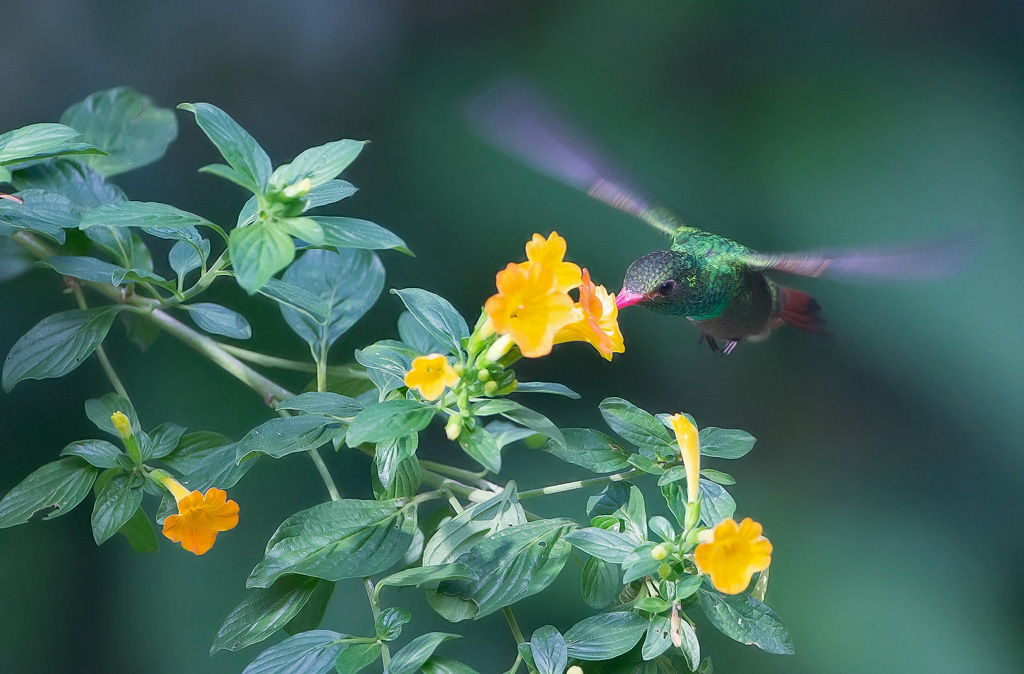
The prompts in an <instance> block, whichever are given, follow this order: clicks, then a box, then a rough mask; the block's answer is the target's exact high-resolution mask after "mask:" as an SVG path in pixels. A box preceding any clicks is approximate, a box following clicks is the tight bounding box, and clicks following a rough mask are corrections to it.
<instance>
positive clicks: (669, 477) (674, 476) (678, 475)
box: [638, 455, 686, 487]
mask: <svg viewBox="0 0 1024 674" xmlns="http://www.w3.org/2000/svg"><path fill="white" fill-rule="evenodd" d="M638 456H639V455H638ZM640 458H642V459H643V458H645V457H640ZM646 465H647V466H650V467H652V468H655V469H658V472H657V473H655V474H656V475H657V474H660V475H661V477H659V478H658V486H659V487H664V486H665V485H666V484H672V483H673V482H685V481H686V466H672V467H671V468H669V469H668V470H665V469H664V468H661V467H660V466H658V465H657V464H656V463H654V462H652V461H651V460H650V459H646ZM638 467H639V468H640V469H641V470H644V466H638ZM645 472H651V471H645Z"/></svg>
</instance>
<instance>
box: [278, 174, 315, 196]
mask: <svg viewBox="0 0 1024 674" xmlns="http://www.w3.org/2000/svg"><path fill="white" fill-rule="evenodd" d="M311 189H313V181H312V180H310V179H309V178H303V179H302V180H300V181H299V182H297V183H295V184H293V185H289V186H288V187H286V188H284V192H283V194H284V195H285V196H286V197H288V198H289V199H294V198H296V197H304V196H306V195H307V194H309V191H310V190H311Z"/></svg>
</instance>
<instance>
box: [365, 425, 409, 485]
mask: <svg viewBox="0 0 1024 674" xmlns="http://www.w3.org/2000/svg"><path fill="white" fill-rule="evenodd" d="M418 445H419V435H417V434H416V433H413V434H411V435H405V436H402V437H400V438H391V439H390V440H384V441H382V442H378V443H377V448H376V462H375V463H376V468H377V478H378V479H379V480H380V484H381V486H382V487H384V488H385V489H387V488H388V487H389V486H391V478H392V476H393V475H394V473H395V470H396V469H397V468H398V465H399V464H400V463H401V462H402V461H405V460H406V459H410V458H412V457H413V456H415V455H416V447H417V446H418ZM416 463H417V465H418V464H419V462H418V461H417V462H416ZM417 476H418V473H417ZM417 483H418V480H417ZM417 486H418V485H417Z"/></svg>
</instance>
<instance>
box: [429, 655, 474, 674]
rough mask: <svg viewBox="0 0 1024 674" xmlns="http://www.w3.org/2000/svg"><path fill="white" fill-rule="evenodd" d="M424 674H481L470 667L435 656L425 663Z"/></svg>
mask: <svg viewBox="0 0 1024 674" xmlns="http://www.w3.org/2000/svg"><path fill="white" fill-rule="evenodd" d="M423 674H480V672H478V671H476V670H475V669H473V668H472V667H470V666H469V665H464V664H462V663H461V662H458V661H456V660H451V659H449V658H442V657H441V656H438V655H433V656H431V657H430V659H429V660H427V661H426V662H424V663H423Z"/></svg>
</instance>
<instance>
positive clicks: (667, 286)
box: [658, 280, 676, 297]
mask: <svg viewBox="0 0 1024 674" xmlns="http://www.w3.org/2000/svg"><path fill="white" fill-rule="evenodd" d="M675 289H676V282H675V281H672V280H668V281H665V282H664V283H662V284H661V285H660V286H658V294H659V295H661V296H663V297H667V296H668V295H671V294H672V291H673V290H675Z"/></svg>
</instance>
